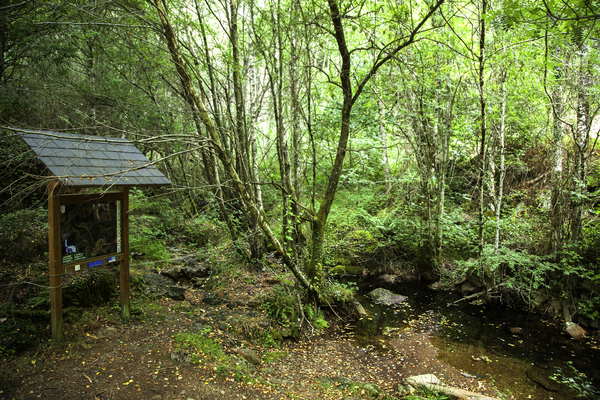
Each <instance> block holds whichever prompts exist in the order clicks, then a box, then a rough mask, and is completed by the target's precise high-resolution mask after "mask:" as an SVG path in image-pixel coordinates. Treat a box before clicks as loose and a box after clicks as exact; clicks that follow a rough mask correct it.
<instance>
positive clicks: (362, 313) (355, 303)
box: [351, 299, 369, 318]
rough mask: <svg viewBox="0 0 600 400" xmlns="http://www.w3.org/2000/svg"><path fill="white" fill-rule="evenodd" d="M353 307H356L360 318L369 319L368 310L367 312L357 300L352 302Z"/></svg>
mask: <svg viewBox="0 0 600 400" xmlns="http://www.w3.org/2000/svg"><path fill="white" fill-rule="evenodd" d="M351 304H352V306H353V307H354V309H355V310H356V312H357V313H358V316H359V317H360V318H364V317H368V316H369V313H368V312H367V310H365V308H364V307H363V306H362V304H360V303H359V302H358V301H357V300H354V299H353V300H352V301H351Z"/></svg>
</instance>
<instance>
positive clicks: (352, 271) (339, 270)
mask: <svg viewBox="0 0 600 400" xmlns="http://www.w3.org/2000/svg"><path fill="white" fill-rule="evenodd" d="M362 272H363V268H361V267H357V266H355V265H336V266H335V267H333V268H331V269H330V270H329V274H331V275H359V274H361V273H362Z"/></svg>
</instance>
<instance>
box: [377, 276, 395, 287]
mask: <svg viewBox="0 0 600 400" xmlns="http://www.w3.org/2000/svg"><path fill="white" fill-rule="evenodd" d="M397 279H398V277H397V276H396V275H391V274H385V275H381V276H379V277H378V278H377V280H378V281H379V282H381V284H383V285H393V284H394V283H396V280H397Z"/></svg>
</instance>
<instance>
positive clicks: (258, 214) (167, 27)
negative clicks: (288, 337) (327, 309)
mask: <svg viewBox="0 0 600 400" xmlns="http://www.w3.org/2000/svg"><path fill="white" fill-rule="evenodd" d="M154 5H155V7H156V9H157V11H158V15H159V18H160V20H161V24H162V28H163V34H164V37H165V40H166V42H167V46H168V48H169V52H170V54H171V58H172V61H173V64H174V66H175V68H176V70H177V73H178V75H179V79H180V81H181V84H182V86H183V90H184V98H185V99H186V100H188V101H190V102H191V105H193V106H194V107H196V108H197V110H198V113H199V115H200V118H201V120H202V123H203V124H204V126H205V127H206V131H207V133H208V136H209V139H210V140H211V142H212V147H213V148H214V150H215V152H216V155H217V156H218V157H219V159H220V160H221V163H222V164H223V168H224V169H225V171H226V172H227V173H228V174H229V176H230V178H231V181H232V184H233V185H234V187H235V188H236V189H237V190H238V192H239V195H240V197H241V199H242V201H243V202H244V204H245V205H246V207H247V209H248V211H250V212H251V213H252V215H253V217H254V219H255V220H256V221H257V225H258V226H259V227H260V228H261V229H262V230H263V232H264V234H265V235H266V236H267V238H268V240H269V241H270V242H271V243H272V244H273V246H274V247H275V249H276V250H277V251H278V252H280V253H281V254H282V261H283V263H284V264H285V265H286V266H287V268H288V269H289V270H290V271H291V272H292V273H293V274H294V276H295V277H296V279H297V280H298V282H300V284H301V285H302V286H303V287H304V288H305V289H307V290H308V292H309V293H311V295H313V296H314V297H315V298H316V299H318V300H319V301H320V300H321V296H320V293H319V291H318V290H317V288H316V287H315V286H314V285H312V284H311V282H309V280H308V279H306V277H305V276H304V274H303V273H302V271H300V269H299V268H298V265H297V264H296V263H295V262H294V261H293V260H292V259H291V258H290V257H289V256H288V255H287V254H286V253H285V251H284V249H283V246H282V245H281V243H280V242H279V241H278V240H277V238H276V237H275V235H274V234H273V231H272V230H271V227H270V226H269V224H268V222H267V217H266V215H265V214H264V211H263V210H259V209H258V208H257V207H256V205H255V203H254V201H253V196H252V195H251V193H248V191H247V190H246V186H245V185H244V183H243V182H242V181H241V180H240V177H239V175H238V173H237V172H236V171H235V169H234V167H233V164H232V160H231V158H230V153H228V152H226V151H225V150H224V149H223V146H222V144H221V139H220V135H219V133H218V132H217V129H216V127H215V125H214V123H213V120H212V119H211V117H210V115H209V114H208V111H207V109H206V106H205V105H204V102H203V101H202V99H201V97H200V96H199V94H198V92H197V90H196V88H195V86H194V85H193V83H192V80H191V78H190V75H189V73H188V71H187V68H186V63H185V62H184V59H183V56H182V55H181V52H180V50H179V44H178V42H177V38H176V37H175V32H173V28H172V27H171V24H170V22H169V19H168V17H167V12H166V6H165V4H164V2H163V0H155V2H154Z"/></svg>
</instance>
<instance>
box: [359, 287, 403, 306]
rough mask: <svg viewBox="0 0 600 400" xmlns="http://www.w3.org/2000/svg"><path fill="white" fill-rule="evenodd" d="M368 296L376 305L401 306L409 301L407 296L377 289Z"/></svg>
mask: <svg viewBox="0 0 600 400" xmlns="http://www.w3.org/2000/svg"><path fill="white" fill-rule="evenodd" d="M367 296H369V297H370V298H372V299H373V300H374V301H375V303H378V304H383V305H386V306H393V305H397V304H401V303H403V302H405V301H406V299H408V297H406V296H402V295H399V294H396V293H393V292H391V291H389V290H387V289H384V288H377V289H375V290H372V291H371V292H369V294H367Z"/></svg>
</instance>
